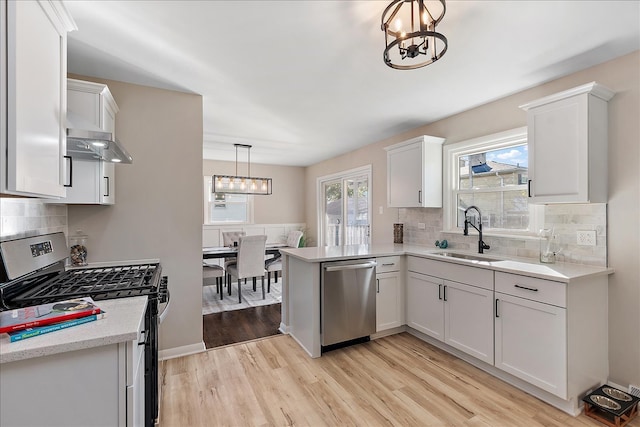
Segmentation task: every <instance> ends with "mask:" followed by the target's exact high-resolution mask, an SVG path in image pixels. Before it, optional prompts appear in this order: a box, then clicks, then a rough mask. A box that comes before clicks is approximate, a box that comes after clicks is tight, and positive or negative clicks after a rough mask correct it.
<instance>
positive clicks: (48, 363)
mask: <svg viewBox="0 0 640 427" xmlns="http://www.w3.org/2000/svg"><path fill="white" fill-rule="evenodd" d="M143 328H144V317H143V318H142V319H141V322H140V326H139V330H138V340H134V341H127V342H121V343H115V344H109V345H103V346H99V347H93V348H88V349H82V350H75V351H69V352H64V353H58V354H53V355H48V356H41V357H34V358H31V359H25V360H20V361H15V362H7V363H2V364H0V375H1V378H2V379H1V380H0V396H1V397H2V408H1V409H2V410H0V426H18V425H20V426H69V427H71V426H77V427H88V426H119V427H132V426H133V427H138V426H140V427H143V426H144V425H145V423H144V419H145V418H144V414H145V402H144V399H145V395H144V389H145V387H144V380H145V378H144V371H145V367H144V362H145V357H144V345H140V344H138V343H139V342H142V341H143V340H144V332H143ZM34 409H35V410H34Z"/></svg>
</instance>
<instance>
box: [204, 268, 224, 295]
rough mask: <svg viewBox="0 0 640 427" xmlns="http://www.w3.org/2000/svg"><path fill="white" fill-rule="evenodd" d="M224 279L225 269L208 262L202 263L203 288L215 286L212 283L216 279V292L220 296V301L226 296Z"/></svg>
mask: <svg viewBox="0 0 640 427" xmlns="http://www.w3.org/2000/svg"><path fill="white" fill-rule="evenodd" d="M223 278H224V268H222V267H220V266H219V265H217V264H211V263H208V262H207V261H203V262H202V286H210V285H213V282H212V281H213V279H215V284H216V292H217V293H218V294H220V299H222V298H223V295H224V289H223V286H224V284H223V282H222V281H223Z"/></svg>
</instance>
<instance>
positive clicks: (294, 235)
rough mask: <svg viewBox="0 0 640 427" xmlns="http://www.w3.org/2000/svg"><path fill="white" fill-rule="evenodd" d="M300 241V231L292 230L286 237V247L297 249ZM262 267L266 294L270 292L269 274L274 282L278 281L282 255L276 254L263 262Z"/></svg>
mask: <svg viewBox="0 0 640 427" xmlns="http://www.w3.org/2000/svg"><path fill="white" fill-rule="evenodd" d="M300 240H302V231H299V230H293V231H290V232H289V234H288V235H287V247H291V248H297V247H298V246H300ZM264 267H265V269H266V270H267V292H271V273H273V274H274V276H275V281H276V282H277V281H278V271H282V255H280V254H278V255H276V256H274V257H273V258H270V259H268V260H266V261H265V262H264Z"/></svg>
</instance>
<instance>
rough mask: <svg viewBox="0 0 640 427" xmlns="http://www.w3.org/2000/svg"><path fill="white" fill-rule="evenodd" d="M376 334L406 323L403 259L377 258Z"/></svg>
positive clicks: (397, 257)
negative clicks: (404, 314) (404, 313)
mask: <svg viewBox="0 0 640 427" xmlns="http://www.w3.org/2000/svg"><path fill="white" fill-rule="evenodd" d="M376 261H377V264H378V265H377V267H376V332H381V331H385V330H387V329H391V328H397V327H400V326H402V324H403V323H404V322H403V320H404V316H403V308H404V307H403V301H404V298H403V296H404V294H403V292H402V291H403V286H402V273H401V271H400V267H401V258H400V257H399V256H391V257H384V258H377V259H376Z"/></svg>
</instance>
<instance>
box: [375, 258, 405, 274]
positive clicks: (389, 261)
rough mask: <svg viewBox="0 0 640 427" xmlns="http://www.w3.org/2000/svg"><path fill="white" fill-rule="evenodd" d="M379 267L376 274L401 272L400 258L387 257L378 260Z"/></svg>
mask: <svg viewBox="0 0 640 427" xmlns="http://www.w3.org/2000/svg"><path fill="white" fill-rule="evenodd" d="M376 262H377V263H378V265H377V266H376V273H386V272H388V271H399V270H400V256H386V257H382V258H376Z"/></svg>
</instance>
